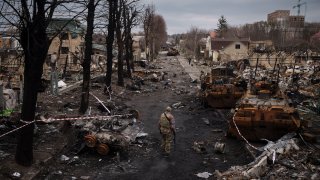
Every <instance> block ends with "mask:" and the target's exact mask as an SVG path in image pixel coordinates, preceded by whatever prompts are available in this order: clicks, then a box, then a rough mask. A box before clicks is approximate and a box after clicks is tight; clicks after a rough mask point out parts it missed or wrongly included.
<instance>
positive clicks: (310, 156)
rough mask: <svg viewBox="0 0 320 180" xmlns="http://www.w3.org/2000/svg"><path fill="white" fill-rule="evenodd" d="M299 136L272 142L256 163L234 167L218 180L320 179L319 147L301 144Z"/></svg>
mask: <svg viewBox="0 0 320 180" xmlns="http://www.w3.org/2000/svg"><path fill="white" fill-rule="evenodd" d="M294 135H295V134H287V135H285V136H283V137H282V138H280V139H279V140H278V141H276V142H272V141H269V142H268V144H267V145H266V146H264V147H262V148H259V150H263V152H262V153H261V154H260V155H259V156H258V157H256V158H255V160H254V161H253V162H251V163H250V164H247V165H244V166H233V167H231V168H230V169H229V170H227V171H225V172H223V173H221V172H219V171H217V170H216V172H215V176H216V178H218V179H230V178H232V179H255V178H262V177H263V178H266V179H288V178H289V179H290V178H294V179H295V178H299V179H319V178H320V173H319V172H320V167H319V165H320V153H319V151H317V149H318V147H316V146H314V147H313V148H310V147H308V146H304V145H303V144H301V145H300V146H298V145H299V143H300V142H301V141H299V139H296V138H294Z"/></svg>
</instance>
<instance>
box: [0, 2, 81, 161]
mask: <svg viewBox="0 0 320 180" xmlns="http://www.w3.org/2000/svg"><path fill="white" fill-rule="evenodd" d="M71 2H72V1H71V0H68V1H67V0H66V1H63V0H21V1H15V0H2V1H1V2H0V9H1V11H0V16H1V18H3V19H4V20H5V21H6V22H7V23H9V24H10V25H11V26H14V27H17V30H18V33H19V42H20V44H21V46H22V48H23V52H24V65H25V68H24V87H23V89H24V93H23V95H24V96H23V104H22V108H21V121H22V122H24V123H28V124H29V125H28V126H25V127H24V128H22V129H21V130H20V135H19V137H18V144H17V149H16V156H15V159H16V162H17V163H19V164H21V165H25V166H30V165H31V164H32V162H33V130H34V124H33V123H32V122H33V120H34V118H35V108H36V102H37V95H38V93H37V89H38V87H39V86H40V82H41V76H42V72H43V64H44V62H45V59H46V57H47V52H48V48H49V45H50V43H51V41H52V39H53V38H51V39H49V37H48V34H47V32H46V29H47V27H48V25H49V23H50V21H51V20H52V18H53V16H54V14H56V13H57V10H61V11H60V12H61V13H62V12H63V11H67V12H70V13H71V12H75V9H74V8H75V6H67V5H65V3H71ZM77 11H78V10H77ZM74 17H75V16H74ZM58 34H59V33H56V35H54V36H53V37H55V36H57V35H58Z"/></svg>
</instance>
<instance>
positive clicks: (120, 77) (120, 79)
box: [116, 0, 124, 86]
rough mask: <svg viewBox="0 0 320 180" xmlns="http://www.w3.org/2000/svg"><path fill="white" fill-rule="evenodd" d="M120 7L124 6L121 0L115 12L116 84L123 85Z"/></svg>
mask: <svg viewBox="0 0 320 180" xmlns="http://www.w3.org/2000/svg"><path fill="white" fill-rule="evenodd" d="M122 8H124V2H123V0H120V2H119V6H118V9H117V13H116V22H117V23H116V36H117V43H118V85H119V86H124V79H123V39H122V34H123V33H122V21H121V15H122V13H123V12H122Z"/></svg>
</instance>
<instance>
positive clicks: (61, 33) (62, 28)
mask: <svg viewBox="0 0 320 180" xmlns="http://www.w3.org/2000/svg"><path fill="white" fill-rule="evenodd" d="M47 33H48V35H49V37H50V36H51V37H53V36H55V35H56V37H54V38H53V40H52V43H51V45H50V47H49V50H48V60H49V59H50V56H51V55H52V54H54V53H56V54H57V67H58V69H60V70H61V69H62V67H66V68H67V69H68V70H69V69H70V70H72V69H74V70H79V68H80V66H79V65H80V63H81V57H82V56H83V55H82V54H83V48H82V46H81V45H82V44H83V43H84V27H83V26H82V25H81V23H80V22H79V21H78V20H75V19H68V18H60V19H53V20H52V21H51V22H50V24H49V26H48V28H47ZM47 65H48V64H47ZM45 68H46V67H45Z"/></svg>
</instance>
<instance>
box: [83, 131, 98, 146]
mask: <svg viewBox="0 0 320 180" xmlns="http://www.w3.org/2000/svg"><path fill="white" fill-rule="evenodd" d="M84 141H85V143H86V145H87V146H88V147H95V146H96V144H97V138H96V137H95V136H94V135H92V134H87V135H86V136H84Z"/></svg>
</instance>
